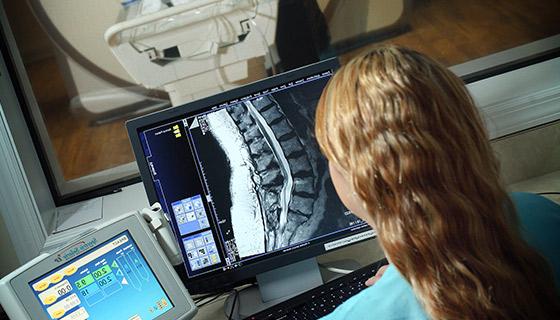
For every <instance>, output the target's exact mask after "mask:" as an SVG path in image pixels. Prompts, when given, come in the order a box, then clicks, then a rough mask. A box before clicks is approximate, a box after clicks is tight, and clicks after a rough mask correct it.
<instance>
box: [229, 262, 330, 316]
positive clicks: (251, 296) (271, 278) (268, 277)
mask: <svg viewBox="0 0 560 320" xmlns="http://www.w3.org/2000/svg"><path fill="white" fill-rule="evenodd" d="M257 284H258V286H253V287H250V288H247V289H243V290H241V291H240V292H239V294H238V296H237V299H235V293H232V294H230V296H229V297H228V298H227V300H226V302H225V306H224V308H225V309H224V310H225V312H226V315H227V316H229V314H230V312H231V308H232V304H233V301H234V300H237V301H236V302H235V304H236V307H235V310H234V312H233V317H232V318H233V319H244V318H246V317H248V316H250V315H252V314H254V313H257V312H259V311H261V310H264V309H266V308H268V307H271V306H273V305H275V304H277V303H280V302H282V301H284V300H287V299H289V298H291V297H293V296H295V295H297V294H298V293H301V292H303V291H307V290H309V289H312V288H315V287H317V286H319V285H321V284H323V279H322V278H321V272H320V271H319V265H318V264H317V260H316V259H315V258H311V259H307V260H303V261H300V262H297V263H294V264H290V265H287V266H285V267H281V268H278V269H274V270H271V271H268V272H265V273H261V274H259V275H257Z"/></svg>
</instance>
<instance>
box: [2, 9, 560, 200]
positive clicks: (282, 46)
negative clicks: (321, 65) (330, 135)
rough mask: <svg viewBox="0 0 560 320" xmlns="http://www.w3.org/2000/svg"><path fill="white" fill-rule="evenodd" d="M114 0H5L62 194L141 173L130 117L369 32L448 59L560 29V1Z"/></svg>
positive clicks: (369, 39) (352, 46)
mask: <svg viewBox="0 0 560 320" xmlns="http://www.w3.org/2000/svg"><path fill="white" fill-rule="evenodd" d="M122 3H124V4H121V3H120V2H119V1H117V0H105V1H94V2H91V1H89V2H84V1H74V0H29V1H4V2H3V6H4V8H3V9H4V11H5V13H6V15H7V18H8V19H7V21H8V23H9V27H10V28H11V31H12V33H13V36H14V39H15V42H13V41H8V45H9V46H10V47H11V49H12V50H13V51H12V53H14V52H15V53H18V56H19V57H18V58H16V59H14V61H12V62H13V64H14V66H15V70H16V71H17V72H18V73H19V74H18V76H19V79H20V80H21V82H22V84H21V88H22V90H23V91H24V94H25V95H26V97H27V99H26V100H27V104H26V107H27V108H28V113H29V114H30V115H31V116H30V119H32V120H33V126H34V128H35V131H36V138H37V140H38V141H39V144H40V145H41V146H42V154H43V158H44V160H45V162H46V164H47V166H48V168H49V171H50V176H51V183H52V184H53V185H54V186H55V190H57V194H56V195H55V197H56V198H57V199H58V200H59V202H64V201H65V200H64V199H67V200H68V199H71V197H72V196H74V195H80V194H83V193H84V192H91V191H92V190H96V189H99V188H102V187H106V186H111V185H113V184H115V183H117V182H123V181H128V180H130V179H135V178H137V168H136V166H135V164H134V157H133V154H132V151H131V149H130V146H129V142H128V137H127V133H126V130H125V127H124V122H125V121H126V120H127V119H130V118H132V117H136V116H139V115H141V114H144V113H147V112H152V111H155V110H161V109H164V108H168V107H170V106H172V105H179V104H183V103H186V102H189V101H192V100H195V99H198V98H200V97H203V96H207V95H210V94H213V93H217V92H220V91H223V90H227V89H229V88H232V87H235V86H239V85H242V84H245V83H248V82H252V81H255V80H258V79H261V78H264V77H266V76H269V75H271V74H274V73H278V72H281V71H283V70H288V69H292V68H295V67H298V66H302V65H305V64H308V63H313V62H316V61H318V60H320V59H324V58H328V57H330V56H333V55H338V56H339V57H340V60H341V62H342V63H344V62H346V61H348V60H349V59H350V58H352V57H353V56H355V55H356V54H358V53H359V52H361V51H363V50H366V49H367V48H368V47H370V46H372V45H375V44H378V43H396V44H400V45H404V46H408V47H411V48H414V49H417V50H419V51H421V52H424V53H426V54H428V55H430V56H432V57H434V58H436V59H438V60H439V61H441V62H442V63H444V64H445V65H447V66H453V65H457V64H460V63H463V62H467V61H470V60H473V59H476V58H480V57H484V56H487V55H489V54H492V53H496V52H499V51H503V50H506V49H510V48H514V47H516V46H519V45H522V44H526V43H529V42H533V41H536V40H539V39H543V38H546V37H549V36H553V35H556V34H558V33H560V24H558V12H560V2H558V1H555V0H543V1H521V0H509V1H503V0H497V1H492V2H487V1H459V0H450V1H443V0H431V1H430V0H418V1H412V0H402V1H398V0H370V1H368V0H351V1H342V0H260V1H253V0H222V1H215V0H207V1H189V0H143V1H139V0H136V1H135V0H131V1H122ZM8 40H9V39H8ZM16 49H17V52H16V51H15V50H16ZM25 83H28V84H29V88H27V87H26V85H25ZM26 89H28V90H26Z"/></svg>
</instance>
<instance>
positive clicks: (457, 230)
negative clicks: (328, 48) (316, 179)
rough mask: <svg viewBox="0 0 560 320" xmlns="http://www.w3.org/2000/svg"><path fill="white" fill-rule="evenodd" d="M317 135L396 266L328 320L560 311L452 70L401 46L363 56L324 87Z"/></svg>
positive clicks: (341, 187) (336, 178) (346, 198)
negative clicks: (520, 228) (520, 227)
mask: <svg viewBox="0 0 560 320" xmlns="http://www.w3.org/2000/svg"><path fill="white" fill-rule="evenodd" d="M316 135H317V139H318V141H319V144H320V145H321V148H322V150H323V152H324V153H325V155H326V156H327V158H328V159H329V166H330V171H331V175H332V179H333V183H334V185H335V187H336V189H337V192H338V193H339V196H340V197H341V199H342V201H343V202H344V203H345V205H346V206H348V208H349V209H350V210H352V211H353V212H354V213H355V214H356V215H357V216H359V217H360V218H362V219H363V220H365V221H366V222H367V223H368V224H369V225H371V226H372V227H373V228H375V229H376V230H377V232H378V238H379V242H380V244H381V246H382V248H383V249H384V251H385V253H386V255H387V258H388V260H389V261H390V263H391V266H389V268H388V269H387V271H386V272H385V274H384V275H383V277H381V279H380V280H379V281H378V282H377V283H376V284H375V285H373V286H372V287H371V288H368V289H366V290H364V291H363V292H362V293H360V294H358V295H357V296H355V297H353V298H352V299H350V300H349V301H347V302H346V303H344V304H342V305H341V306H340V307H339V308H338V309H337V310H335V311H334V312H333V314H331V315H330V316H329V317H330V318H333V319H338V318H349V319H361V318H365V317H366V316H367V317H370V318H372V319H374V318H376V316H375V315H378V316H379V317H378V319H387V318H399V319H402V318H426V317H428V318H432V319H553V318H558V317H559V316H560V304H559V299H558V294H557V292H556V290H555V288H554V280H553V275H552V272H551V269H550V267H549V266H548V264H547V262H546V261H545V259H544V258H543V257H542V256H541V255H540V254H539V253H537V252H536V251H535V250H534V249H533V248H532V247H531V246H529V245H528V244H527V242H526V241H525V240H524V239H523V238H522V236H521V234H520V231H519V229H518V217H517V214H516V211H515V209H514V207H513V204H512V201H511V200H510V198H509V197H508V195H507V193H506V191H505V190H504V187H503V186H502V185H501V183H500V177H499V168H498V163H497V160H496V158H495V157H494V155H493V152H492V149H491V147H490V144H489V141H488V136H487V135H486V132H485V129H484V126H483V124H482V121H481V118H480V116H479V115H478V112H477V109H476V107H475V106H474V103H473V101H472V99H471V98H470V96H469V94H468V93H467V91H466V89H465V87H464V85H463V83H462V82H461V80H460V79H458V78H457V77H456V76H455V75H453V74H452V73H451V72H450V71H448V70H447V69H446V68H445V67H443V66H442V65H440V64H438V63H437V62H435V61H433V60H431V59H429V58H427V57H425V56H423V55H421V54H419V53H417V52H414V51H412V50H408V49H404V48H399V47H381V48H378V49H376V50H374V51H371V52H369V53H367V54H366V55H363V56H360V57H357V58H355V59H354V60H352V61H351V62H349V63H348V64H346V65H345V66H343V67H342V68H341V69H340V70H339V71H338V72H337V73H336V75H335V76H334V77H333V78H332V79H331V81H330V82H329V84H328V86H327V88H326V89H325V91H324V92H323V95H322V97H321V100H320V102H319V106H318V110H317V117H316ZM348 190H352V191H353V192H350V191H348ZM555 221H556V222H555V223H557V222H558V218H557V219H556V220H555ZM545 225H546V224H545ZM557 226H558V224H557Z"/></svg>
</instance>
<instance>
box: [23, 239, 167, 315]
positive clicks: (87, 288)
mask: <svg viewBox="0 0 560 320" xmlns="http://www.w3.org/2000/svg"><path fill="white" fill-rule="evenodd" d="M85 245H87V244H85ZM29 285H30V287H31V290H32V291H33V293H34V294H35V296H36V297H37V299H38V300H39V303H40V304H41V306H42V308H43V310H44V312H45V313H46V314H48V316H49V317H50V319H61V320H85V319H91V320H97V319H122V320H151V319H155V318H156V317H158V316H160V315H162V314H164V313H165V312H167V311H169V310H170V309H172V308H173V305H172V302H171V301H170V299H169V297H168V295H167V294H166V293H165V291H164V290H163V288H162V286H161V284H160V283H159V281H158V280H157V278H156V277H155V276H154V273H153V272H152V270H151V269H150V266H149V265H148V264H147V262H146V260H145V258H144V256H143V255H142V253H141V252H140V250H139V249H138V246H137V245H136V243H135V242H134V240H133V238H132V237H131V235H130V233H129V232H128V231H125V232H123V233H121V234H119V235H117V236H116V237H113V238H112V239H110V240H108V241H106V242H104V243H102V244H100V245H98V246H97V248H96V249H94V250H93V251H91V252H88V253H87V254H84V255H80V256H78V257H77V258H75V259H73V260H71V261H70V262H68V263H66V264H64V265H63V266H62V267H60V268H57V269H56V270H53V271H52V272H49V273H47V274H45V275H43V276H41V277H40V278H38V279H36V280H34V281H32V282H30V283H29Z"/></svg>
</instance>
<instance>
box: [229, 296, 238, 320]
mask: <svg viewBox="0 0 560 320" xmlns="http://www.w3.org/2000/svg"><path fill="white" fill-rule="evenodd" d="M233 292H234V293H235V295H234V296H233V303H232V304H231V311H230V313H229V317H228V320H231V319H233V318H232V317H233V311H234V310H235V305H236V303H237V297H239V291H237V289H233Z"/></svg>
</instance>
